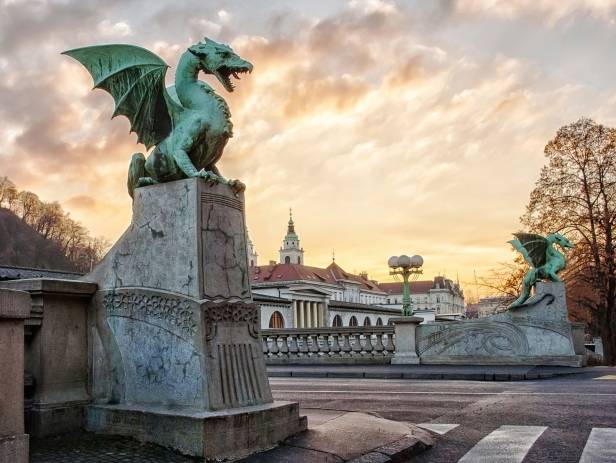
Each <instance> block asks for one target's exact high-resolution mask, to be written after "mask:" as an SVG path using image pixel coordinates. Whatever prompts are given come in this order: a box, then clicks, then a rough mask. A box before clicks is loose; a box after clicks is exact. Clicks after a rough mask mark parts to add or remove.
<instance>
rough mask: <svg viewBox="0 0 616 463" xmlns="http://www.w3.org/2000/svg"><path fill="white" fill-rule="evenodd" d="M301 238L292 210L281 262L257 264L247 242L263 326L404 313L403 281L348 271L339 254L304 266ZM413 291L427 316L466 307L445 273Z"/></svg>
mask: <svg viewBox="0 0 616 463" xmlns="http://www.w3.org/2000/svg"><path fill="white" fill-rule="evenodd" d="M299 243H300V240H299V235H298V234H297V232H296V230H295V223H294V221H293V216H292V215H291V214H290V216H289V222H288V226H287V233H286V235H285V237H284V238H283V241H282V246H281V248H280V249H279V258H280V259H279V262H275V261H270V263H269V264H268V265H256V252H255V251H254V246H253V244H252V242H250V244H249V249H248V255H249V262H250V263H251V265H250V281H251V289H252V294H253V299H254V300H255V302H256V303H258V304H260V305H261V327H262V328H316V327H331V326H379V325H386V324H388V323H389V319H390V318H392V317H397V316H400V314H401V310H402V283H380V284H379V283H378V282H377V281H375V280H371V279H370V278H369V277H368V275H367V274H366V273H361V274H359V275H355V274H352V273H349V272H347V271H345V270H344V269H343V268H342V267H340V265H338V264H337V263H336V262H335V259H332V262H331V263H330V264H329V265H328V266H327V267H325V268H321V267H313V266H309V265H305V263H304V249H303V248H302V247H301V246H300V244H299ZM251 253H252V254H251ZM252 255H254V259H253V257H251V256H252ZM253 263H254V265H253ZM411 294H412V300H413V308H417V309H425V310H426V315H425V316H424V318H425V319H426V320H429V319H430V314H432V318H431V319H432V320H434V314H437V315H441V314H452V315H458V314H459V315H461V314H462V313H463V312H464V295H463V293H462V291H461V290H460V288H459V286H458V285H457V284H454V283H453V282H452V281H451V280H448V279H446V278H444V277H436V278H435V279H434V281H427V282H423V281H419V282H413V283H411Z"/></svg>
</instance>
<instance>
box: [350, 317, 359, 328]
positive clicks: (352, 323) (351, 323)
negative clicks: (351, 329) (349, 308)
mask: <svg viewBox="0 0 616 463" xmlns="http://www.w3.org/2000/svg"><path fill="white" fill-rule="evenodd" d="M349 326H357V318H355V315H353V316H352V317H351V319H350V320H349Z"/></svg>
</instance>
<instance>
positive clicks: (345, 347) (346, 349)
mask: <svg viewBox="0 0 616 463" xmlns="http://www.w3.org/2000/svg"><path fill="white" fill-rule="evenodd" d="M350 337H351V335H350V334H348V333H342V338H343V343H342V354H343V356H344V357H346V356H349V355H351V352H352V349H351V343H350Z"/></svg>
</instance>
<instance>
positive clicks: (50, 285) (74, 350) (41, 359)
mask: <svg viewBox="0 0 616 463" xmlns="http://www.w3.org/2000/svg"><path fill="white" fill-rule="evenodd" d="M0 286H1V287H4V288H11V289H16V290H20V291H25V292H27V293H28V294H29V296H30V297H29V299H30V300H31V303H29V315H28V319H27V320H26V326H27V327H28V329H29V331H30V333H31V335H30V336H29V337H28V340H27V343H26V346H25V356H26V358H25V368H26V371H27V372H28V374H29V375H31V376H32V378H33V385H34V387H33V389H34V392H33V396H32V398H31V405H30V406H29V408H28V409H27V410H26V425H27V427H26V430H27V431H28V432H29V433H30V434H31V435H32V436H34V437H43V436H48V435H53V434H61V433H64V432H72V431H77V430H80V429H83V426H84V407H85V406H86V405H87V404H88V403H89V401H90V395H89V393H88V377H89V375H88V339H87V338H88V333H87V316H88V314H87V310H88V303H89V300H90V297H91V296H92V294H93V293H94V292H95V291H96V284H93V283H87V282H81V281H74V280H61V279H52V278H36V279H30V280H28V279H24V280H14V281H6V282H2V283H1V285H0Z"/></svg>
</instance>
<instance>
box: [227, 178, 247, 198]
mask: <svg viewBox="0 0 616 463" xmlns="http://www.w3.org/2000/svg"><path fill="white" fill-rule="evenodd" d="M227 183H228V185H229V186H230V187H231V189H232V190H233V192H234V193H235V194H236V195H238V194H240V193H241V192H242V191H244V190H245V189H246V185H244V183H242V182H240V181H239V180H237V179H235V180H229V181H228V182H227Z"/></svg>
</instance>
